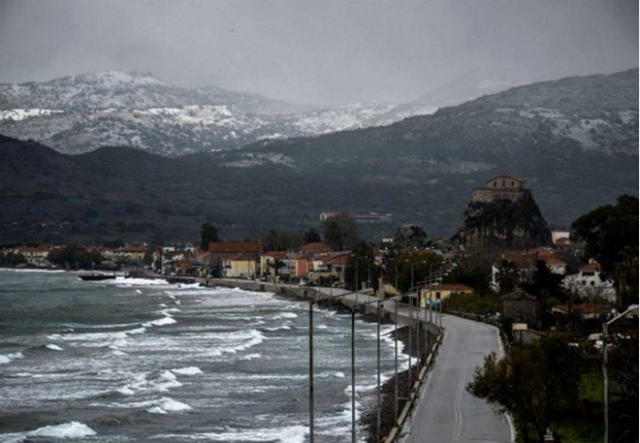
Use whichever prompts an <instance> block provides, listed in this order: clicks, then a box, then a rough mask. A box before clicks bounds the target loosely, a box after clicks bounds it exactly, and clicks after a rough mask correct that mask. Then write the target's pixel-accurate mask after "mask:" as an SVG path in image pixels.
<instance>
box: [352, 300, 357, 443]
mask: <svg viewBox="0 0 640 443" xmlns="http://www.w3.org/2000/svg"><path fill="white" fill-rule="evenodd" d="M356 440H357V436H356V311H355V307H354V308H351V443H356Z"/></svg>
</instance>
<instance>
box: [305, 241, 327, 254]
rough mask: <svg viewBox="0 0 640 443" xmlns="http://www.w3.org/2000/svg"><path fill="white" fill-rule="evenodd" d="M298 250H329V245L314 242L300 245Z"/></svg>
mask: <svg viewBox="0 0 640 443" xmlns="http://www.w3.org/2000/svg"><path fill="white" fill-rule="evenodd" d="M300 250H301V251H304V252H329V251H331V247H330V246H329V245H327V244H326V243H320V242H315V243H307V244H306V245H302V246H300Z"/></svg>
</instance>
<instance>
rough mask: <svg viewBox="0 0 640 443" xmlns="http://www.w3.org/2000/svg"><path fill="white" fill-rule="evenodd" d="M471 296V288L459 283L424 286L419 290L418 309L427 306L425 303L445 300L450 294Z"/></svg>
mask: <svg viewBox="0 0 640 443" xmlns="http://www.w3.org/2000/svg"><path fill="white" fill-rule="evenodd" d="M456 293H458V294H473V288H471V287H469V286H466V285H462V284H460V283H440V284H432V285H425V286H423V287H422V288H420V307H422V308H424V307H426V306H427V301H430V302H437V301H439V300H446V299H447V298H448V297H450V296H451V294H456Z"/></svg>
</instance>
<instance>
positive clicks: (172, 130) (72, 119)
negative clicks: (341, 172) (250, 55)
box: [0, 71, 436, 156]
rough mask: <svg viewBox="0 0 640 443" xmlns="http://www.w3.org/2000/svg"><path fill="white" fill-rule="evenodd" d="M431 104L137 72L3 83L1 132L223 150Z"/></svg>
mask: <svg viewBox="0 0 640 443" xmlns="http://www.w3.org/2000/svg"><path fill="white" fill-rule="evenodd" d="M435 110H436V108H434V107H430V106H425V105H422V104H415V105H388V104H376V105H363V104H357V105H347V106H343V107H338V108H332V109H314V108H312V107H310V106H305V105H296V104H291V103H287V102H283V101H279V100H273V99H270V98H267V97H264V96H261V95H259V94H253V93H245V92H233V91H227V90H224V89H221V88H218V87H215V86H210V87H203V88H195V89H189V88H182V87H177V86H173V85H169V84H166V83H164V82H163V81H162V80H160V79H158V78H156V77H154V76H152V75H151V74H147V73H141V72H120V71H107V72H100V73H94V74H85V75H78V76H72V77H64V78H60V79H55V80H51V81H48V82H43V83H36V82H30V83H22V84H17V85H15V84H0V133H1V134H4V135H7V136H10V137H16V138H20V139H32V140H36V141H39V142H42V143H45V144H47V145H49V146H52V147H54V148H55V149H57V150H59V151H61V152H65V153H81V152H87V151H92V150H94V149H97V148H99V147H101V146H108V145H127V146H133V147H138V148H141V149H144V150H147V151H150V152H155V153H160V154H163V155H172V156H173V155H181V154H186V153H192V152H202V151H211V150H225V149H233V148H237V147H240V146H244V145H247V144H250V143H253V142H255V141H258V140H262V139H281V138H290V137H300V136H315V135H321V134H327V133H330V132H336V131H343V130H352V129H361V128H366V127H371V126H382V125H388V124H391V123H394V122H396V121H399V120H402V119H403V118H406V117H410V116H413V115H425V114H431V113H433V112H435Z"/></svg>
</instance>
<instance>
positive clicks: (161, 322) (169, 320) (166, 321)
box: [143, 316, 177, 327]
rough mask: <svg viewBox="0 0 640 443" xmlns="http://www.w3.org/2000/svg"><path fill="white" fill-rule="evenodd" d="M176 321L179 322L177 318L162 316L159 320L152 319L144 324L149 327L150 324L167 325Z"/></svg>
mask: <svg viewBox="0 0 640 443" xmlns="http://www.w3.org/2000/svg"><path fill="white" fill-rule="evenodd" d="M174 323H177V320H176V319H175V318H173V317H169V316H166V317H162V318H160V319H158V320H154V321H150V322H148V323H144V324H143V326H145V327H149V326H166V325H172V324H174Z"/></svg>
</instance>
